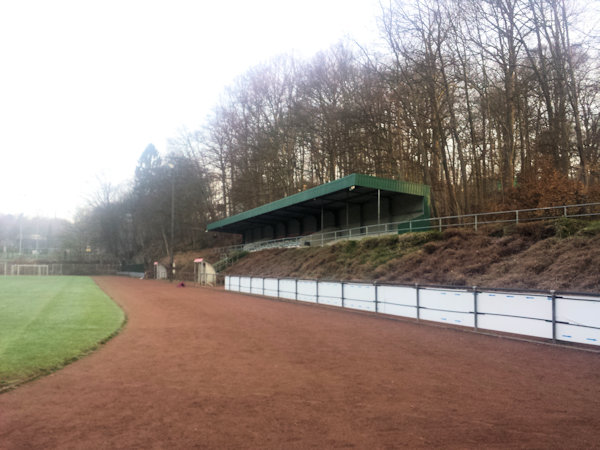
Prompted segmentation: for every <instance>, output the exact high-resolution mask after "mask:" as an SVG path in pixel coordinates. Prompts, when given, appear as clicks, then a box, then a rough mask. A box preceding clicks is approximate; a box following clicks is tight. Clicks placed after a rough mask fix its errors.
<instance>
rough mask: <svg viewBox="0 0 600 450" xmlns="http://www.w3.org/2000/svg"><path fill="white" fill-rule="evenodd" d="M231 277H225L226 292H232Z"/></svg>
mask: <svg viewBox="0 0 600 450" xmlns="http://www.w3.org/2000/svg"><path fill="white" fill-rule="evenodd" d="M230 282H231V277H230V276H229V275H225V281H224V285H225V290H226V291H230V290H231V285H230Z"/></svg>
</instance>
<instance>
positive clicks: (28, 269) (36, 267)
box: [10, 264, 49, 276]
mask: <svg viewBox="0 0 600 450" xmlns="http://www.w3.org/2000/svg"><path fill="white" fill-rule="evenodd" d="M48 267H49V266H48V264H13V265H12V266H11V267H10V274H11V275H38V276H41V275H48V272H49V271H48Z"/></svg>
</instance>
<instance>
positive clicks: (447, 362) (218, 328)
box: [0, 277, 600, 449]
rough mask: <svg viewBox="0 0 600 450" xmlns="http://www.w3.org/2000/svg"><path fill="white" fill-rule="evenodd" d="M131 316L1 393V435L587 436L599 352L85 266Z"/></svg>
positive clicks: (510, 439)
mask: <svg viewBox="0 0 600 450" xmlns="http://www.w3.org/2000/svg"><path fill="white" fill-rule="evenodd" d="M96 281H97V283H98V284H99V285H100V287H101V288H102V289H103V290H104V291H105V292H107V293H108V295H110V296H111V297H112V298H113V299H114V300H115V301H116V302H117V303H118V304H119V305H121V306H122V308H123V309H124V310H125V312H126V313H127V316H128V320H129V321H128V323H127V325H126V326H125V328H124V329H123V331H122V332H121V333H120V334H119V335H118V336H117V337H116V338H114V339H113V340H111V341H110V342H108V343H107V344H106V345H105V346H103V347H102V348H101V349H100V350H99V351H97V352H95V353H94V354H92V355H90V356H88V357H86V358H84V359H82V360H80V361H78V362H76V363H74V364H71V365H69V366H68V367H66V368H64V369H63V370H60V371H58V372H56V373H54V374H52V375H50V376H48V377H45V378H41V379H38V380H36V381H34V382H32V383H29V384H26V385H23V386H20V387H19V388H17V389H15V390H13V391H10V392H7V393H4V394H2V395H0V448H2V449H20V448H44V449H47V448H61V449H64V448H106V449H114V448H219V449H222V448H335V447H358V448H391V447H408V448H415V447H460V448H465V447H497V448H505V447H528V448H552V447H553V448H590V447H595V446H597V445H598V443H599V442H600V355H598V354H595V353H589V352H583V351H579V350H573V349H566V348H560V347H551V346H546V345H539V344H533V343H527V342H518V341H513V340H508V339H501V338H495V337H491V336H483V335H477V334H473V333H467V332H462V331H457V330H454V329H444V328H439V327H434V326H427V325H418V324H415V323H410V322H402V321H394V320H387V319H385V318H381V317H375V316H373V315H367V314H358V313H352V312H348V311H343V310H340V309H328V308H325V307H319V306H313V305H304V304H297V303H286V302H279V301H274V300H268V299H264V298H257V297H250V296H245V295H240V294H236V293H228V292H224V291H222V290H218V289H201V288H191V287H186V288H177V287H176V286H175V285H170V284H168V283H164V282H156V281H144V280H136V279H127V278H117V277H101V278H97V279H96Z"/></svg>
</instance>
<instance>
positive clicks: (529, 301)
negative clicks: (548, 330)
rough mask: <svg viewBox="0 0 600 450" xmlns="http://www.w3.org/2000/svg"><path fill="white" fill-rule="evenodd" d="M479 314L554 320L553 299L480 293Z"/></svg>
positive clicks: (478, 298) (524, 295) (537, 296)
mask: <svg viewBox="0 0 600 450" xmlns="http://www.w3.org/2000/svg"><path fill="white" fill-rule="evenodd" d="M477 312H480V313H483V314H486V313H489V314H503V315H506V316H517V317H529V318H532V319H543V320H552V297H549V296H547V295H532V294H506V293H500V292H480V293H479V294H478V295H477Z"/></svg>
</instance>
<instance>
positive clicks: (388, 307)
mask: <svg viewBox="0 0 600 450" xmlns="http://www.w3.org/2000/svg"><path fill="white" fill-rule="evenodd" d="M377 310H378V311H379V312H380V313H381V314H389V315H391V316H402V317H411V318H413V319H416V318H417V307H416V306H403V305H394V304H390V303H379V304H378V305H377Z"/></svg>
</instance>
